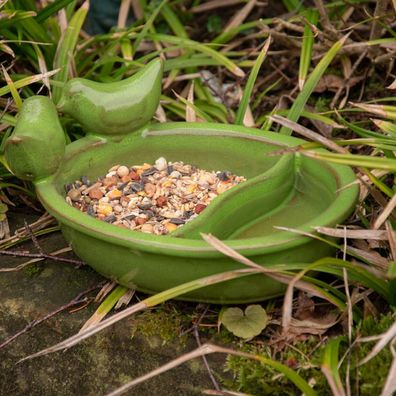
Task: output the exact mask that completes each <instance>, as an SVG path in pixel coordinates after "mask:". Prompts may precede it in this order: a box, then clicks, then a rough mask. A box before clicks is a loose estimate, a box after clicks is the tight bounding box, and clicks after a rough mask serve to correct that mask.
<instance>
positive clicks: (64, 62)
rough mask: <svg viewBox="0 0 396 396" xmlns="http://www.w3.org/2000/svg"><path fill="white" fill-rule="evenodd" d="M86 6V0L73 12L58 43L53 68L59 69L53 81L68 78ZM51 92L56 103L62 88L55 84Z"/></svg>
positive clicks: (61, 80) (64, 80) (87, 5)
mask: <svg viewBox="0 0 396 396" xmlns="http://www.w3.org/2000/svg"><path fill="white" fill-rule="evenodd" d="M88 7H89V2H88V1H86V2H84V3H83V5H82V6H81V7H80V8H79V9H78V10H77V11H76V12H75V14H74V15H73V17H72V18H71V20H70V22H69V25H68V26H67V29H66V31H65V32H64V35H63V37H62V39H61V41H60V43H59V45H58V48H57V51H56V55H55V60H54V68H55V69H57V68H61V71H60V72H59V73H58V74H57V75H56V76H55V78H54V81H58V82H63V83H65V82H66V81H67V80H68V78H69V71H70V63H71V60H72V57H73V53H74V50H75V47H76V44H77V40H78V35H79V34H80V30H81V28H82V25H83V23H84V21H85V17H86V16H87V13H88ZM52 94H53V95H52V98H53V100H54V102H55V104H56V103H58V101H59V99H60V97H61V95H62V88H60V87H57V86H55V87H54V89H53V92H52Z"/></svg>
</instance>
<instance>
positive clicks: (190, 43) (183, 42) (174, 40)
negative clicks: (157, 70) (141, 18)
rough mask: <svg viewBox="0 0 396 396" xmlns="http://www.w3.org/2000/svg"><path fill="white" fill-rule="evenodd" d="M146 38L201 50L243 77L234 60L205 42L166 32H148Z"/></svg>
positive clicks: (243, 74)
mask: <svg viewBox="0 0 396 396" xmlns="http://www.w3.org/2000/svg"><path fill="white" fill-rule="evenodd" d="M147 38H149V39H151V40H153V41H164V42H166V43H170V44H175V45H180V46H181V47H183V48H185V49H189V50H194V51H197V52H202V53H204V54H206V55H209V56H210V57H211V58H213V59H215V60H217V61H218V62H219V64H220V65H223V66H224V67H226V68H227V69H228V70H229V71H230V72H231V73H233V74H235V75H236V76H237V77H244V76H245V72H244V71H243V70H242V69H240V68H239V67H238V66H237V65H236V64H235V63H234V62H232V61H231V60H230V59H228V58H227V57H225V56H224V55H223V54H221V53H220V52H218V51H215V50H214V49H213V48H210V47H209V46H208V45H206V44H201V43H198V42H196V41H194V40H190V39H184V38H181V37H175V36H169V35H166V34H158V33H156V34H148V35H147Z"/></svg>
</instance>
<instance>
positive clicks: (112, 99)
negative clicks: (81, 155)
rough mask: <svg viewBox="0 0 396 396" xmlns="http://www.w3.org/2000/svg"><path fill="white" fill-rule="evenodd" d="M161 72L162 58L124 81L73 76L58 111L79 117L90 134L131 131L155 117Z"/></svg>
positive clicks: (66, 85) (112, 133)
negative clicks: (104, 80)
mask: <svg viewBox="0 0 396 396" xmlns="http://www.w3.org/2000/svg"><path fill="white" fill-rule="evenodd" d="M162 73H163V64H162V60H161V59H159V58H158V59H155V60H153V61H151V62H150V63H148V64H147V65H146V66H144V67H143V68H142V69H141V70H139V71H138V72H137V73H136V74H134V75H133V76H131V77H129V78H127V79H125V80H122V81H117V82H112V83H99V82H95V81H90V80H87V79H83V78H74V79H71V80H69V81H68V82H67V83H66V84H65V86H64V89H63V93H62V96H61V99H60V101H59V103H58V106H57V107H58V110H59V111H60V112H62V113H65V114H68V115H70V116H71V117H73V118H74V119H75V120H77V121H78V122H79V123H80V124H81V126H82V128H83V129H84V130H85V132H87V133H89V134H93V135H99V136H106V135H122V134H125V133H129V132H132V131H134V130H137V129H139V128H141V127H142V126H144V125H145V124H147V123H148V122H149V121H150V120H151V118H152V117H153V115H154V113H155V111H156V109H157V107H158V104H159V99H160V95H161V81H162Z"/></svg>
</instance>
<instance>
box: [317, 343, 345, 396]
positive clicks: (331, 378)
mask: <svg viewBox="0 0 396 396" xmlns="http://www.w3.org/2000/svg"><path fill="white" fill-rule="evenodd" d="M340 342H341V338H340V337H338V338H334V339H332V340H331V341H329V343H328V344H327V345H326V349H325V352H324V356H323V362H322V367H321V368H322V372H323V374H324V375H325V377H326V379H327V382H328V383H329V385H330V388H331V390H332V393H333V395H338V396H345V395H346V392H345V390H344V387H343V385H342V381H341V377H340V373H339V371H338V364H339V359H338V350H339V347H340Z"/></svg>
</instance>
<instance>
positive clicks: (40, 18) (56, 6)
mask: <svg viewBox="0 0 396 396" xmlns="http://www.w3.org/2000/svg"><path fill="white" fill-rule="evenodd" d="M72 1H73V0H55V1H54V2H53V3H50V4H48V5H47V6H46V7H44V8H43V9H42V10H40V11H39V12H38V13H37V16H36V18H35V19H36V21H37V22H38V23H42V22H44V21H45V20H46V19H48V18H49V17H50V16H51V15H53V14H55V13H56V12H58V11H59V10H61V9H62V8H64V7H66V6H68V5H69V4H70V3H71V2H72Z"/></svg>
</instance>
